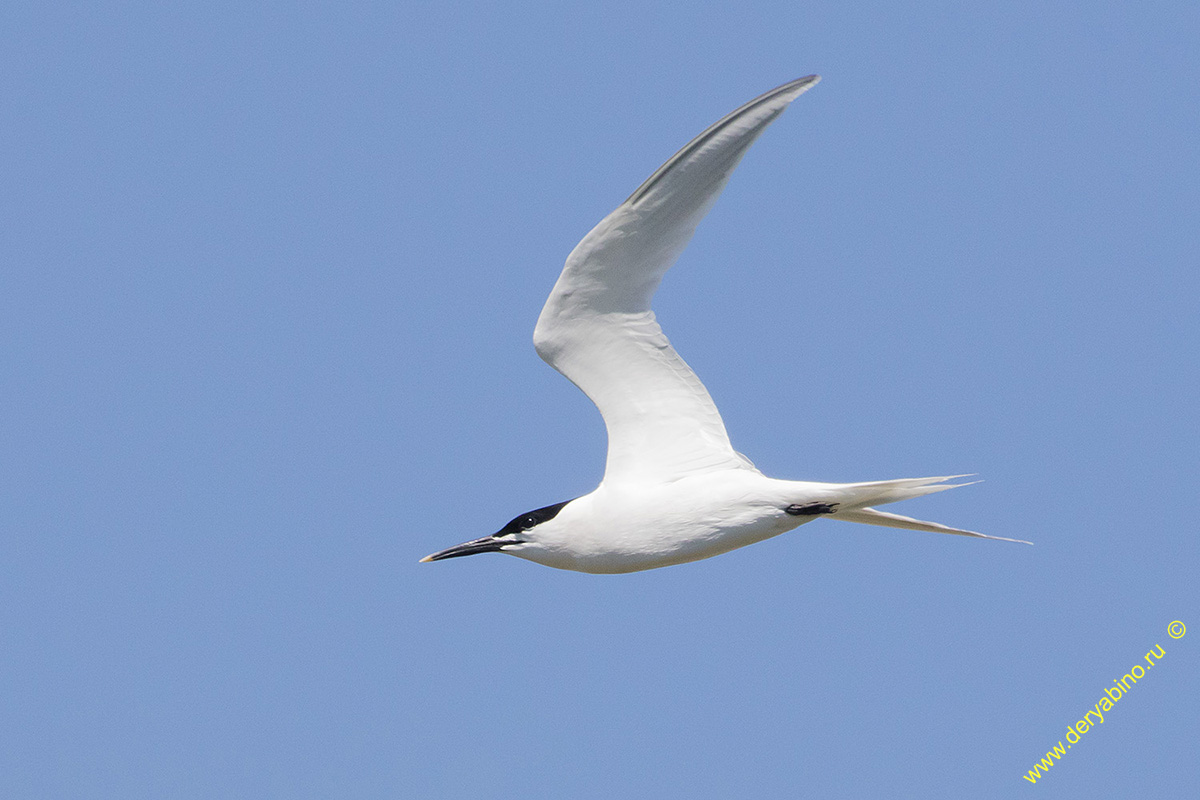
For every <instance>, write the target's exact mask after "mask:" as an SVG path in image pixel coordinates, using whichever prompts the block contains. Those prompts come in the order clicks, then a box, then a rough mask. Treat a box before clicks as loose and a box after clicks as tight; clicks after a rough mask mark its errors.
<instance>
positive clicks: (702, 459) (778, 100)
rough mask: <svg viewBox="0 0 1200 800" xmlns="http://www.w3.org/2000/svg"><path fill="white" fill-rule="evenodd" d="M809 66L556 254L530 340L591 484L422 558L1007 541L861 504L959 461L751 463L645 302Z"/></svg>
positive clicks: (633, 564) (641, 561) (590, 559)
mask: <svg viewBox="0 0 1200 800" xmlns="http://www.w3.org/2000/svg"><path fill="white" fill-rule="evenodd" d="M818 80H820V77H819V76H817V75H809V76H807V77H804V78H799V79H797V80H794V81H791V82H790V83H785V84H783V85H782V86H779V87H778V88H775V89H772V90H771V91H769V92H767V93H766V94H763V95H760V96H759V97H756V98H755V99H753V100H751V101H750V102H749V103H746V104H745V105H744V106H742V107H741V108H739V109H737V110H736V111H734V112H733V113H731V114H729V115H727V116H725V117H723V118H722V119H720V120H718V121H717V122H716V123H715V124H714V125H712V126H711V127H709V128H708V129H707V130H705V131H704V132H703V133H701V134H700V135H699V136H697V137H696V138H695V139H693V140H692V141H690V142H688V144H687V145H686V146H685V147H684V148H683V149H682V150H680V151H679V152H678V153H676V154H675V155H673V156H672V157H671V158H670V159H669V160H668V161H667V163H665V164H663V165H662V166H661V167H659V168H658V170H656V171H655V172H654V174H653V175H651V176H650V177H649V178H648V179H647V180H646V182H645V183H643V184H642V185H641V186H639V187H638V188H637V190H636V191H635V192H634V193H633V194H632V195H630V196H629V199H627V200H626V201H625V202H624V203H622V204H621V205H620V206H619V207H618V208H617V209H616V210H615V211H613V212H612V213H611V214H609V215H608V216H607V217H605V218H604V219H603V220H602V221H601V222H600V224H599V225H597V226H596V227H595V228H594V229H593V230H592V231H591V232H590V233H589V234H588V235H587V236H585V237H584V238H583V241H581V242H580V243H579V244H578V245H577V246H576V247H575V249H574V250H573V251H572V252H571V254H570V255H569V256H568V257H567V262H566V266H565V267H564V268H563V271H562V275H560V276H559V279H558V282H557V283H556V284H555V285H554V289H553V290H552V291H551V292H550V297H549V299H548V300H547V301H546V305H545V307H544V308H543V309H542V313H541V316H540V317H539V318H538V322H537V327H536V329H535V330H534V333H533V343H534V347H535V348H536V349H537V352H538V355H540V356H541V357H542V358H543V359H545V361H546V362H547V363H548V364H550V366H552V367H554V368H555V369H556V370H558V371H559V372H561V373H562V374H563V375H564V376H566V378H567V379H568V380H570V381H571V382H572V383H574V384H575V385H576V386H578V387H579V388H580V389H582V390H583V392H584V394H586V395H587V396H588V397H589V398H591V400H592V402H594V403H595V404H596V407H597V408H598V409H599V410H600V414H601V415H602V416H603V417H604V424H605V427H606V428H607V429H608V461H607V464H606V465H605V469H604V479H603V480H602V481H601V482H600V485H599V486H598V487H597V488H596V489H595V491H593V492H592V493H590V494H587V495H584V496H582V497H577V498H575V499H574V500H568V501H566V502H563V503H556V504H554V505H552V506H546V507H545V508H539V509H536V510H534V511H530V512H528V513H526V514H522V515H521V516H519V517H516V518H515V519H513V520H512V521H511V522H509V523H508V524H507V525H505V526H504V527H503V528H501V529H500V530H499V531H497V532H496V533H494V534H492V535H491V536H485V537H483V538H482V539H475V540H473V541H470V542H464V543H463V544H459V545H455V546H454V547H450V548H448V549H446V550H442V551H440V552H437V553H433V554H432V555H428V556H426V557H425V558H423V559H421V560H422V561H440V560H442V559H446V558H456V557H458V556H467V555H473V554H475V553H489V552H501V553H508V554H510V555H514V556H517V557H519V558H525V559H528V560H530V561H535V562H537V563H539V564H545V565H546V566H549V567H557V568H559V569H570V570H578V571H580V572H596V573H616V572H635V571H638V570H644V569H653V568H655V567H665V566H669V565H671V564H682V563H685V562H688V561H696V560H698V559H701V558H708V557H710V556H715V555H718V554H720V553H725V552H728V551H729V550H733V549H735V548H738V547H744V546H746V545H748V544H753V543H755V542H761V541H762V540H764V539H769V538H771V537H772V536H778V535H780V534H781V533H786V532H787V531H790V530H793V529H794V528H797V527H799V526H800V525H803V524H804V523H806V522H811V521H813V520H815V519H817V518H819V517H826V518H828V519H832V520H841V521H845V522H865V523H867V524H869V525H883V526H886V527H891V528H907V529H910V530H918V531H932V532H935V533H953V534H958V535H960V536H973V537H977V538H980V539H999V540H1001V541H1006V542H1019V541H1022V540H1020V539H1003V538H1002V537H999V536H985V535H984V534H982V533H975V532H973V531H965V530H960V529H958V528H951V527H948V526H946V525H940V524H938V523H936V522H922V521H921V520H916V519H912V518H911V517H903V516H900V515H899V514H889V513H887V512H885V511H878V510H876V509H875V508H873V506H876V505H882V504H884V503H894V502H896V501H898V500H907V499H909V498H912V497H920V496H922V495H926V494H931V493H933V492H940V491H942V490H944V489H952V488H955V487H956V486H964V485H966V484H947V483H945V481H947V480H950V479H952V478H959V477H964V476H961V475H949V476H942V477H937V478H905V479H901V480H890V481H872V482H867V483H816V482H810V481H787V480H778V479H775V478H768V477H767V476H765V475H763V474H762V473H761V472H759V471H758V469H756V468H755V467H754V465H753V464H752V463H750V461H749V459H747V458H746V457H745V456H743V455H742V454H741V453H738V452H737V451H736V450H734V449H733V447H732V446H731V445H730V443H729V435H728V434H727V433H726V432H725V425H724V423H723V422H722V421H721V415H720V413H719V412H718V411H717V407H716V405H714V404H713V401H712V398H711V397H710V396H709V394H708V391H707V390H706V389H705V388H704V384H702V383H701V382H700V379H699V378H698V377H697V376H696V373H694V372H693V371H692V370H691V368H690V367H689V366H688V365H687V364H686V363H685V362H684V360H683V359H682V358H680V357H679V354H677V353H676V352H675V350H674V348H672V347H671V343H670V342H668V341H667V337H666V336H665V335H664V334H663V332H662V329H661V328H660V327H659V326H658V322H657V321H656V320H655V317H654V312H653V311H651V310H650V299H651V297H653V295H654V292H655V290H656V289H657V288H658V284H659V282H660V281H661V280H662V277H663V275H664V274H665V273H666V271H667V270H668V269H669V268H670V267H671V265H672V264H674V263H675V260H676V259H677V258H678V257H679V255H680V253H682V252H683V249H684V248H685V247H686V246H687V243H688V242H689V241H690V240H691V238H692V234H693V233H694V232H695V230H696V226H697V224H699V222H700V220H701V219H702V218H703V217H704V215H705V214H707V213H708V210H709V209H710V208H711V207H712V204H713V202H714V201H715V200H716V199H717V196H718V195H719V194H720V193H721V190H722V189H723V188H724V187H725V183H726V182H727V181H728V180H729V176H730V175H731V174H732V173H733V170H734V168H735V167H737V165H738V162H739V161H741V159H742V156H743V155H745V153H746V151H747V150H748V149H749V147H750V145H751V144H753V143H754V140H755V139H757V138H758V137H759V135H760V134H762V132H763V131H764V130H766V128H767V126H768V125H770V124H771V123H772V122H774V121H775V119H776V118H777V117H778V116H779V115H780V114H782V113H783V110H784V109H785V108H787V106H788V104H789V103H791V102H792V101H793V100H795V99H796V98H797V97H799V96H800V95H801V94H803V93H804V92H805V91H807V90H808V89H810V88H811V87H812V86H813V85H814V84H815V83H816V82H817V81H818ZM1025 544H1029V543H1028V542H1025Z"/></svg>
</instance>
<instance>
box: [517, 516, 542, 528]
mask: <svg viewBox="0 0 1200 800" xmlns="http://www.w3.org/2000/svg"><path fill="white" fill-rule="evenodd" d="M537 524H538V518H537V517H535V516H534V515H533V514H526V515H525V516H523V517H521V529H522V530H526V531H527V530H529V529H530V528H532V527H534V526H535V525H537Z"/></svg>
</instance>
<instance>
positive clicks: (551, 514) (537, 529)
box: [421, 500, 571, 562]
mask: <svg viewBox="0 0 1200 800" xmlns="http://www.w3.org/2000/svg"><path fill="white" fill-rule="evenodd" d="M569 502H571V501H570V500H566V501H564V502H562V503H555V504H554V505H552V506H546V507H545V508H537V509H534V510H533V511H526V512H525V513H524V514H521V515H520V516H518V517H514V518H513V519H511V520H510V521H509V523H508V524H507V525H505V526H504V527H503V528H501V529H500V530H498V531H496V532H495V533H493V534H492V535H491V536H484V537H483V538H482V539H472V540H471V541H469V542H463V543H462V544H456V545H454V547H447V548H446V549H445V550H439V551H438V552H436V553H432V554H430V555H427V556H425V557H424V558H422V559H421V561H422V562H425V561H441V560H443V559H446V558H458V557H459V556H473V555H475V554H476V553H499V552H507V553H511V554H513V555H521V554H522V553H521V551H522V550H536V549H538V540H539V538H542V536H541V534H544V533H546V532H547V529H548V527H550V526H546V523H549V522H550V521H551V520H553V519H554V518H555V517H556V516H558V512H559V511H562V510H563V506H565V505H566V504H567V503H569ZM543 526H546V527H543Z"/></svg>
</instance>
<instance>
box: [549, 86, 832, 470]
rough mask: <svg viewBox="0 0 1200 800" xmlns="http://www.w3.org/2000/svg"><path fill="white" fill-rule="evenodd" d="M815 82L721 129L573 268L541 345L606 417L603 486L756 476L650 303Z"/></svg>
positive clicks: (660, 178)
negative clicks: (732, 473)
mask: <svg viewBox="0 0 1200 800" xmlns="http://www.w3.org/2000/svg"><path fill="white" fill-rule="evenodd" d="M818 80H820V78H819V77H818V76H816V75H810V76H808V77H805V78H800V79H798V80H794V81H791V82H790V83H785V84H784V85H782V86H780V87H778V88H775V89H772V90H771V91H769V92H767V93H766V94H763V95H760V96H759V97H757V98H755V99H754V100H751V101H750V102H749V103H746V104H745V105H744V106H742V107H741V108H739V109H737V110H736V111H734V112H733V113H731V114H729V115H727V116H725V117H723V118H722V119H720V120H719V121H717V122H716V123H715V124H713V125H712V126H710V127H709V128H708V129H707V130H705V131H704V132H703V133H701V134H700V135H699V136H697V137H696V138H695V139H693V140H692V141H691V142H689V143H688V144H687V145H686V146H684V148H683V149H682V150H680V151H679V152H678V153H676V154H675V155H674V156H672V157H671V158H670V160H668V161H667V162H666V163H665V164H663V165H662V166H661V167H659V169H658V170H657V171H655V172H654V174H653V175H651V176H650V177H649V178H648V179H647V180H646V181H645V182H644V183H643V184H642V185H641V186H640V187H638V189H637V190H636V191H635V192H634V193H633V194H632V195H630V196H629V198H628V199H627V200H626V201H625V202H624V203H622V204H621V205H620V206H619V207H618V208H617V209H616V210H615V211H613V212H612V213H611V214H609V215H608V216H607V217H605V218H604V219H603V220H601V222H600V224H599V225H597V226H596V227H595V228H594V229H592V231H591V232H590V233H589V234H588V235H587V236H585V237H584V238H583V240H582V241H581V242H580V243H579V244H578V245H577V246H576V247H575V249H574V250H573V251H572V252H571V254H570V256H568V257H567V263H566V266H565V267H564V269H563V271H562V275H560V276H559V279H558V282H557V283H556V284H555V285H554V289H553V291H552V292H551V293H550V297H549V299H548V300H547V301H546V305H545V307H544V308H543V309H542V313H541V316H540V317H539V318H538V324H537V328H536V330H535V331H534V346H535V347H536V348H537V351H538V354H539V355H540V356H541V357H542V358H543V359H545V360H546V362H547V363H549V364H550V366H552V367H554V368H555V369H556V370H558V371H559V372H561V373H562V374H563V375H565V376H566V377H567V378H568V379H570V380H571V382H573V383H574V384H575V385H576V386H578V387H579V388H580V389H582V390H583V392H584V393H585V394H587V396H588V397H590V398H591V399H592V401H593V402H594V403H595V404H596V407H597V408H599V409H600V413H601V415H603V417H604V423H605V426H606V427H607V428H608V463H607V465H606V468H605V475H604V480H605V482H606V483H614V482H625V481H631V482H633V481H638V482H663V481H672V480H676V479H678V478H681V477H684V476H686V475H689V474H694V473H696V472H706V471H710V470H719V469H754V466H753V465H752V464H751V463H750V462H749V461H748V460H747V459H746V458H745V457H744V456H742V455H740V454H738V453H737V452H736V451H734V449H733V447H732V446H731V445H730V443H729V436H728V434H726V432H725V425H724V423H723V422H722V421H721V415H720V413H719V412H718V411H717V408H716V406H715V405H714V404H713V401H712V398H711V397H709V394H708V391H707V390H706V389H705V388H704V384H702V383H701V382H700V379H699V378H698V377H696V373H694V372H693V371H692V370H691V368H690V367H688V365H687V364H686V363H685V362H684V361H683V359H682V358H680V357H679V355H678V354H677V353H676V352H675V350H674V349H673V348H672V347H671V343H670V342H669V341H667V337H666V336H665V335H664V334H663V332H662V329H661V328H660V327H659V326H658V323H657V321H656V320H655V317H654V312H653V311H651V310H650V300H651V298H652V297H653V295H654V292H655V290H656V289H657V288H658V284H659V282H660V281H661V280H662V277H663V275H664V274H665V273H666V271H667V270H668V269H669V268H670V267H671V265H672V264H674V263H675V261H676V259H678V258H679V254H680V253H682V252H683V249H684V248H685V247H686V246H687V243H688V242H689V241H690V240H691V238H692V234H693V233H694V232H695V230H696V226H697V224H699V222H700V220H701V219H702V218H703V217H704V215H705V214H706V213H708V210H709V209H710V208H711V207H712V204H713V202H714V201H715V200H716V199H717V196H718V195H719V194H720V193H721V190H722V189H723V188H725V184H726V182H727V181H728V180H729V176H730V175H731V174H732V173H733V170H734V168H735V167H737V165H738V162H739V161H741V159H742V156H743V155H745V153H746V151H747V150H748V149H749V147H750V145H751V144H753V143H754V141H755V140H756V139H757V138H758V137H759V136H760V135H761V134H762V132H763V131H764V130H765V129H766V127H767V126H768V125H770V124H771V123H772V122H773V121H774V120H775V119H776V118H777V117H778V116H779V115H780V114H781V113H783V110H784V109H785V108H787V106H788V104H789V103H790V102H791V101H792V100H795V99H796V98H797V97H799V96H800V95H801V94H802V93H803V92H805V91H806V90H807V89H809V88H810V87H811V86H812V85H813V84H815V83H816V82H817V81H818Z"/></svg>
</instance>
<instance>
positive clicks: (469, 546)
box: [421, 536, 520, 563]
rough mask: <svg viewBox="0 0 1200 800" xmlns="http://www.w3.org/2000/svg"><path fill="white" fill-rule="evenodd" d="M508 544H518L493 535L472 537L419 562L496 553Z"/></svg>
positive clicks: (512, 540)
mask: <svg viewBox="0 0 1200 800" xmlns="http://www.w3.org/2000/svg"><path fill="white" fill-rule="evenodd" d="M508 544H520V542H518V541H516V540H514V539H497V538H496V537H495V536H484V537H483V538H482V539H473V540H472V541H469V542H463V543H462V544H456V545H454V547H447V548H446V549H445V550H439V551H438V552H436V553H433V554H432V555H428V556H425V557H424V558H422V559H421V563H425V562H426V561H441V560H443V559H446V558H458V557H459V556H473V555H475V554H476V553H498V552H500V548H502V547H504V546H505V545H508Z"/></svg>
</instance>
